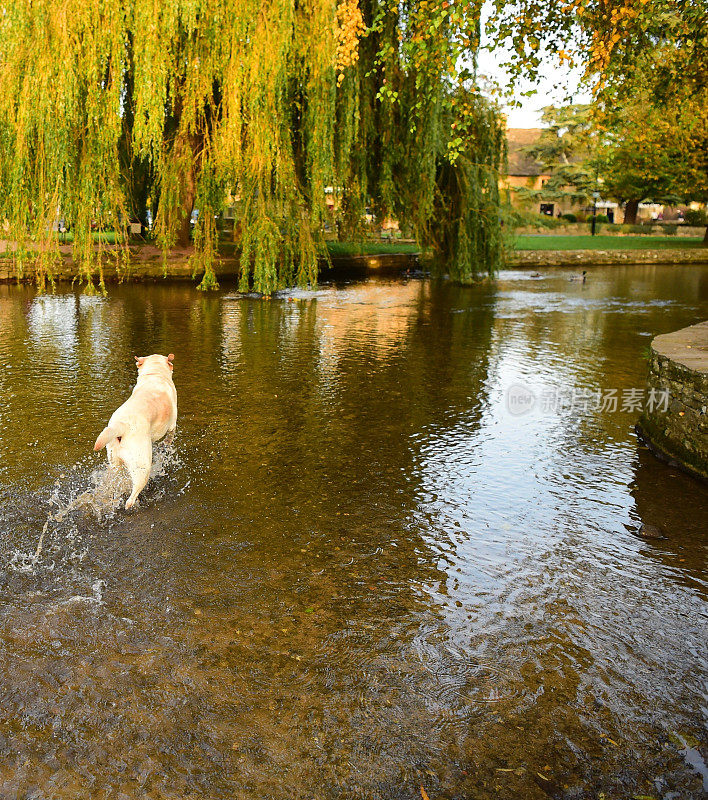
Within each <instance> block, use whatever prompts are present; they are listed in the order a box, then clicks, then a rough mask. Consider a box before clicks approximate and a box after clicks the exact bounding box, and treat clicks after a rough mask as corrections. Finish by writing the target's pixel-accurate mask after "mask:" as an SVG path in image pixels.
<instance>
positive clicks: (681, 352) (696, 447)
mask: <svg viewBox="0 0 708 800" xmlns="http://www.w3.org/2000/svg"><path fill="white" fill-rule="evenodd" d="M648 389H649V390H650V391H651V389H655V390H656V392H657V393H661V392H664V391H668V394H669V400H668V404H662V403H657V404H655V405H654V407H653V408H652V409H651V410H650V409H649V408H648V406H647V409H646V410H645V412H644V414H643V415H642V418H641V419H640V421H639V425H638V426H637V430H638V433H639V435H640V437H641V438H642V439H643V440H644V441H645V442H646V443H647V444H648V445H649V447H650V448H651V449H652V450H653V451H654V453H655V454H656V455H658V456H659V457H661V458H664V459H665V460H668V461H670V462H671V463H673V464H675V465H678V466H680V467H682V468H683V469H685V470H687V471H688V472H691V473H692V474H694V475H696V476H699V477H701V478H705V479H708V321H706V322H701V323H699V324H698V325H692V326H691V327H689V328H683V329H682V330H680V331H676V332H675V333H667V334H665V335H663V336H657V337H656V338H655V339H654V341H653V342H652V343H651V360H650V364H649V377H648ZM664 405H666V407H665V408H664Z"/></svg>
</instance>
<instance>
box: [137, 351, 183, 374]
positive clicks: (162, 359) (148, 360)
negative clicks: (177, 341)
mask: <svg viewBox="0 0 708 800" xmlns="http://www.w3.org/2000/svg"><path fill="white" fill-rule="evenodd" d="M174 360H175V354H174V353H170V354H169V355H168V356H161V355H159V354H157V353H153V355H151V356H135V366H136V367H137V368H138V372H142V371H143V370H144V369H145V368H146V367H150V368H152V367H165V366H166V367H167V368H168V369H169V371H170V372H172V370H173V369H174V364H173V363H172V362H173V361H174Z"/></svg>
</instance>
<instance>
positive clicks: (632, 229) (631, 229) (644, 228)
mask: <svg viewBox="0 0 708 800" xmlns="http://www.w3.org/2000/svg"><path fill="white" fill-rule="evenodd" d="M622 227H623V228H624V229H625V230H626V231H627V233H651V227H652V226H651V225H639V224H637V225H623V226H622Z"/></svg>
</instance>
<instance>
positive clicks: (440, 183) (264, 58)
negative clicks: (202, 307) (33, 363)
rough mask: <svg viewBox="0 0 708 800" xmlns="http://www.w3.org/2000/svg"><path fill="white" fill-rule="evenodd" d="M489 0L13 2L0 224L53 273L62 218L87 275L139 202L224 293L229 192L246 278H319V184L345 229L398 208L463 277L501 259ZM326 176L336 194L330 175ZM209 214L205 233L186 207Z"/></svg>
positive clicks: (22, 254)
mask: <svg viewBox="0 0 708 800" xmlns="http://www.w3.org/2000/svg"><path fill="white" fill-rule="evenodd" d="M480 10H481V0H478V2H472V3H465V4H461V3H460V4H458V3H451V2H448V1H447V0H443V1H442V2H441V1H440V0H435V1H434V2H432V1H431V0H417V2H396V1H395V0H360V1H359V2H357V0H341V2H339V3H338V2H336V0H268V2H263V0H240V2H239V3H227V2H223V1H222V0H160V2H156V0H141V2H137V0H134V1H133V0H31V1H30V0H21V1H20V2H15V1H14V0H13V2H4V0H0V225H2V227H3V229H4V230H3V231H2V233H0V236H1V237H2V238H4V239H6V240H9V241H11V242H12V243H13V247H14V252H13V257H14V258H15V262H16V265H17V270H18V274H22V273H23V271H26V270H30V269H31V270H34V273H35V275H36V277H37V281H38V283H39V284H40V285H41V286H44V285H45V284H46V282H47V281H48V280H49V281H51V279H52V269H53V265H54V264H55V263H56V260H57V258H59V252H58V243H57V233H56V232H55V231H54V229H55V228H56V225H55V224H54V222H55V220H56V219H57V218H58V217H59V216H61V217H62V218H64V219H66V220H69V221H70V224H71V228H72V232H73V235H74V245H73V247H74V259H75V261H76V263H77V264H78V275H79V276H80V278H81V279H82V280H83V281H84V282H85V283H86V286H87V288H88V290H89V291H91V290H95V289H96V288H100V289H101V290H103V289H104V288H105V287H104V279H103V268H104V265H105V263H106V259H110V258H113V259H116V261H117V267H118V270H119V271H120V269H121V268H122V265H123V262H124V259H125V258H126V255H127V248H126V247H111V248H107V247H105V246H102V245H101V244H100V242H99V243H98V244H97V243H96V237H95V236H94V233H93V232H94V230H95V229H96V228H110V229H114V230H116V231H117V232H118V236H119V238H120V240H121V241H122V243H123V245H125V243H126V241H125V235H124V234H123V233H121V232H122V231H125V229H126V221H127V220H129V219H136V218H137V219H143V218H144V217H145V214H146V211H147V207H148V203H150V205H151V206H152V211H153V212H154V215H155V232H156V236H157V241H158V243H159V245H160V246H161V247H162V249H163V251H164V252H165V253H167V252H169V251H170V250H171V249H172V248H175V247H179V246H185V245H187V244H189V242H190V238H191V236H192V235H193V240H194V249H193V256H192V259H193V264H194V269H195V275H199V276H200V277H201V283H200V288H203V289H207V288H211V287H214V286H216V277H215V272H214V267H215V264H216V261H217V259H218V246H217V245H218V231H217V226H216V221H217V217H218V215H219V213H220V212H221V211H222V209H223V207H224V204H225V200H226V198H227V196H230V197H232V198H236V201H237V202H236V207H237V215H238V219H237V223H236V227H235V231H234V238H235V241H236V247H237V252H238V255H239V260H240V276H241V277H240V284H241V288H242V289H244V290H245V289H249V288H254V289H256V290H257V291H260V292H264V293H269V292H271V291H273V290H274V289H276V288H279V287H282V286H285V285H290V284H293V283H299V284H305V283H308V282H315V281H316V277H317V264H318V257H319V256H320V255H321V254H323V253H324V252H325V249H324V242H323V230H324V223H325V219H326V215H327V206H326V197H327V193H326V190H328V191H332V192H334V193H335V195H337V203H336V209H337V212H336V213H337V215H338V226H339V229H340V232H341V235H342V236H350V235H352V234H353V233H354V232H356V231H357V229H358V228H359V227H360V226H361V221H362V219H363V215H364V212H365V209H366V207H367V206H368V205H370V206H372V207H373V209H374V211H375V214H376V216H377V217H378V218H379V219H383V218H385V217H387V216H394V217H395V218H397V219H399V220H401V221H402V222H404V223H405V224H407V225H409V226H410V227H411V228H412V229H413V230H414V231H415V232H416V234H417V236H418V238H419V240H420V242H421V243H422V244H423V245H425V246H428V247H429V248H431V249H432V250H433V251H434V252H435V254H436V255H437V257H438V262H439V263H440V265H441V267H442V268H444V269H446V270H447V271H449V273H450V274H451V275H452V276H453V277H455V278H458V279H460V280H467V279H470V278H471V277H472V276H473V275H474V274H475V273H477V272H479V271H480V270H484V271H488V270H492V269H494V268H495V266H496V265H497V264H498V262H499V259H500V257H501V236H500V230H499V214H498V206H499V197H498V190H497V185H498V173H499V169H500V166H501V160H502V158H503V141H504V136H503V124H502V121H501V118H500V116H499V114H498V113H497V111H496V110H495V109H494V108H493V107H492V106H491V105H490V103H489V102H488V101H487V100H485V99H484V98H483V97H482V96H481V95H480V93H479V91H478V90H477V87H476V75H475V63H476V54H477V50H478V48H479V20H480ZM330 187H331V188H330ZM193 209H198V210H199V215H198V219H197V222H196V225H195V227H194V231H193V234H192V231H191V223H190V218H191V215H192V211H193Z"/></svg>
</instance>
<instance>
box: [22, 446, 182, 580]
mask: <svg viewBox="0 0 708 800" xmlns="http://www.w3.org/2000/svg"><path fill="white" fill-rule="evenodd" d="M180 465H181V460H180V458H179V456H178V454H177V452H176V450H175V448H174V445H173V444H170V445H166V444H160V445H158V446H157V447H156V448H155V450H154V451H153V463H152V468H151V470H150V480H151V481H154V480H155V479H158V478H161V477H163V476H165V475H166V474H167V473H168V471H169V470H171V469H172V468H175V467H178V466H180ZM81 466H82V462H78V463H76V464H74V465H73V466H72V467H71V468H70V469H69V470H68V471H67V473H62V475H61V476H60V479H58V480H57V481H55V483H54V486H53V489H52V492H51V495H50V497H49V504H50V506H53V507H54V509H55V510H53V511H49V512H48V513H47V518H46V520H45V522H44V525H43V526H42V531H41V533H40V536H39V540H38V542H37V547H36V549H35V550H34V552H22V551H20V550H16V551H15V552H14V553H13V554H12V556H11V558H10V561H9V562H8V564H7V566H8V569H10V570H11V571H13V572H22V573H33V572H35V571H36V569H37V567H38V566H39V563H40V560H41V557H42V554H43V552H45V541H46V538H47V535H48V534H49V533H50V531H53V530H55V529H56V528H57V527H58V526H59V525H60V524H61V523H63V522H65V521H66V520H67V519H68V518H69V517H70V516H71V515H73V514H75V513H76V512H83V513H84V515H87V516H91V517H93V518H94V519H95V520H96V521H97V522H99V523H101V522H104V521H105V520H108V519H113V518H114V517H115V516H116V514H117V513H118V512H119V511H120V510H121V509H122V508H123V503H124V501H125V498H126V496H127V495H128V494H129V493H130V490H131V481H130V476H129V475H128V473H127V471H126V470H125V469H124V468H123V467H116V466H113V465H111V464H108V463H107V462H104V463H102V464H100V465H99V466H96V467H94V468H93V469H91V471H90V473H89V475H88V476H87V478H86V480H79V481H77V475H76V472H77V471H79V470H80V468H81ZM72 473H73V474H72ZM67 475H70V477H68V478H67ZM65 478H66V480H62V479H65ZM77 482H78V483H79V484H83V485H84V486H85V485H86V483H88V488H84V489H82V488H81V486H77ZM188 484H189V481H188V482H187V485H188ZM184 488H186V486H185V487H184ZM146 495H148V496H149V489H148V490H144V492H143V495H141V497H142V498H143V501H144V502H145V500H146ZM163 495H164V492H162V491H158V492H157V494H156V495H155V497H153V498H151V499H158V500H159V499H161V498H162V497H163ZM148 502H149V501H148ZM139 503H140V500H138V505H139ZM64 538H65V539H66V540H67V541H69V542H70V543H71V544H72V545H73V546H74V547H73V549H72V551H71V553H70V554H69V556H68V557H67V560H68V561H69V562H71V563H76V562H77V561H78V562H80V561H82V560H83V558H84V556H85V555H86V553H87V552H88V549H87V548H84V549H83V550H79V549H77V547H76V546H77V545H78V544H79V542H78V541H77V539H78V538H80V537H79V534H78V530H77V528H76V526H73V525H72V526H71V527H70V528H69V529H68V530H67V531H65V536H64ZM43 566H44V568H46V569H49V570H53V569H54V566H55V564H54V562H52V563H49V564H45V565H43Z"/></svg>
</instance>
